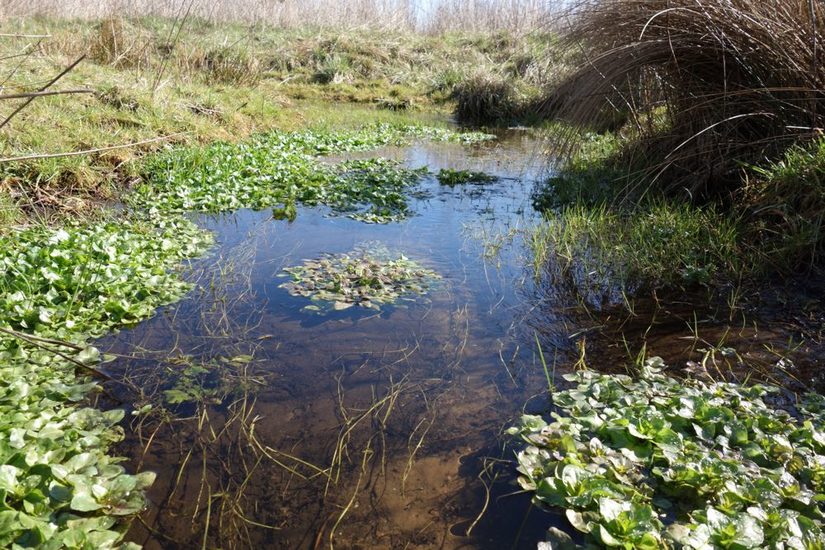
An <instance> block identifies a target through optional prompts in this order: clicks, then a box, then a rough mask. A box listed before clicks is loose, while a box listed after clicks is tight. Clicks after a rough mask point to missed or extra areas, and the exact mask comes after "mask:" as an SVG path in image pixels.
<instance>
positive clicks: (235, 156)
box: [130, 124, 491, 222]
mask: <svg viewBox="0 0 825 550" xmlns="http://www.w3.org/2000/svg"><path fill="white" fill-rule="evenodd" d="M410 139H431V140H438V141H452V142H459V143H465V144H469V143H476V142H479V141H485V140H488V139H491V136H488V135H486V134H481V133H465V134H459V133H455V132H451V131H448V130H442V129H438V128H425V127H419V126H391V125H385V124H384V125H373V126H366V127H364V128H363V129H362V130H359V131H354V132H325V131H305V132H295V133H285V132H272V133H268V134H262V135H259V136H256V137H255V138H253V139H251V140H249V141H246V142H243V143H239V144H229V143H216V144H213V145H209V146H206V147H203V148H194V149H180V150H172V151H170V152H167V153H165V154H161V155H159V156H157V157H156V158H154V159H153V161H152V162H150V163H149V165H148V166H147V168H146V179H147V182H146V183H145V184H144V185H141V186H140V187H138V188H137V189H136V191H135V193H134V194H133V195H132V198H131V199H130V200H131V202H132V204H134V205H135V206H138V207H142V208H148V209H150V210H158V211H186V210H199V211H208V212H223V211H231V210H237V209H239V208H253V209H264V208H274V209H276V210H277V212H278V213H279V216H282V217H287V218H291V217H292V216H293V215H294V214H295V212H296V210H295V207H296V205H297V204H305V205H311V206H314V205H326V206H330V207H331V208H332V209H333V211H335V212H344V213H347V214H348V215H350V216H352V217H354V218H356V219H363V220H367V221H372V222H386V221H390V220H395V219H401V218H403V217H404V215H405V214H406V211H407V204H406V195H405V194H404V193H403V189H404V188H405V187H409V186H411V185H412V184H414V183H415V182H416V181H417V178H418V176H419V175H420V173H419V172H417V171H412V170H406V169H403V168H401V167H400V166H398V165H397V164H395V163H391V162H389V161H385V160H380V159H373V160H369V161H351V162H344V163H341V164H338V165H333V164H330V163H324V162H321V161H320V160H319V159H318V157H319V156H321V155H331V154H335V153H343V152H347V151H363V150H368V149H372V148H375V147H379V146H382V145H390V144H392V145H399V144H403V143H407V142H408V141H409V140H410Z"/></svg>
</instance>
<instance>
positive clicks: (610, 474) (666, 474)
mask: <svg viewBox="0 0 825 550" xmlns="http://www.w3.org/2000/svg"><path fill="white" fill-rule="evenodd" d="M663 367H664V365H663V363H662V361H661V359H658V358H654V359H650V360H648V362H647V363H646V364H645V366H644V367H643V368H642V372H641V375H640V376H639V377H638V378H637V379H634V378H631V377H629V376H615V375H602V374H597V373H594V372H589V371H583V372H579V373H576V374H573V375H567V376H566V377H565V378H566V379H567V380H568V381H570V382H573V383H574V384H576V385H575V386H574V387H573V388H571V389H567V390H564V391H560V392H558V393H556V394H554V395H553V402H554V405H555V406H556V407H558V409H559V412H554V413H552V415H551V416H552V421H551V422H550V423H548V422H547V421H545V420H544V419H543V418H541V417H539V416H524V417H523V418H522V420H521V423H520V425H519V426H518V427H516V428H512V429H511V430H510V433H512V434H518V435H520V436H521V438H522V439H523V440H524V442H525V443H526V444H527V446H526V447H525V448H524V449H523V450H522V451H520V452H519V453H518V463H519V467H518V469H519V472H520V473H521V478H520V483H521V485H522V487H524V488H525V489H526V490H529V491H533V492H535V500H536V501H537V502H539V503H541V504H542V505H545V506H551V507H558V508H563V509H564V510H565V511H566V516H567V518H568V520H569V521H570V524H571V525H572V527H574V528H575V529H576V530H578V531H580V532H582V533H584V535H585V538H586V540H587V541H588V542H589V543H598V544H601V545H604V546H611V547H614V546H615V547H620V548H650V549H653V548H674V547H675V548H692V549H700V548H737V549H743V548H800V549H801V548H822V547H823V545H825V534H823V530H822V526H823V523H822V521H823V511H825V507H823V497H825V493H824V492H823V490H825V432H823V431H822V426H823V420H825V399H823V397H821V396H819V395H810V396H807V397H806V398H805V399H803V400H802V401H801V402H800V403H798V404H796V405H795V407H793V413H794V414H793V415H792V414H790V413H789V412H786V411H784V410H777V409H776V408H773V407H771V406H769V404H768V403H770V400H771V399H772V398H775V397H777V394H778V393H779V390H778V388H775V387H768V386H750V387H747V386H741V385H736V384H730V383H713V384H705V383H702V382H698V381H694V380H684V381H677V380H675V379H673V378H671V377H668V376H666V375H665V374H663V372H662V368H663ZM551 534H552V538H554V540H555V542H556V543H557V544H559V546H558V547H560V548H563V547H571V548H572V547H575V545H574V544H573V542H572V539H571V538H570V537H568V536H567V535H565V534H564V533H562V532H560V531H555V530H554V531H552V533H551ZM553 547H554V548H555V547H556V546H553Z"/></svg>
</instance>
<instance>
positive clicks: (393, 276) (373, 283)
mask: <svg viewBox="0 0 825 550" xmlns="http://www.w3.org/2000/svg"><path fill="white" fill-rule="evenodd" d="M284 271H285V274H284V275H285V276H290V277H291V280H290V281H288V282H286V283H283V284H282V285H280V286H281V287H282V288H285V289H286V290H287V291H288V292H289V293H290V294H291V295H293V296H303V297H306V298H310V299H311V300H313V302H315V303H314V304H313V305H310V306H307V308H305V309H309V310H310V311H318V312H323V311H324V309H325V308H326V309H330V308H331V309H333V310H335V311H342V310H345V309H349V308H351V307H354V306H357V307H362V308H369V309H375V310H378V309H380V308H381V306H382V305H387V304H393V303H395V302H397V301H398V300H406V299H414V296H416V295H421V294H424V293H426V292H427V291H428V290H429V289H430V287H431V285H432V283H433V282H434V281H435V280H437V279H439V278H440V277H439V275H438V274H437V273H436V272H435V271H432V270H430V269H427V268H425V267H422V266H421V265H419V264H418V263H416V262H414V261H413V260H410V259H409V258H407V257H405V256H403V255H397V256H393V255H390V254H389V252H388V251H382V250H378V251H369V250H364V249H356V250H355V251H353V252H352V253H351V254H339V255H333V254H328V255H325V256H323V257H321V258H318V259H316V260H306V261H305V262H304V263H303V264H302V265H299V266H296V267H290V268H287V269H285V270H284Z"/></svg>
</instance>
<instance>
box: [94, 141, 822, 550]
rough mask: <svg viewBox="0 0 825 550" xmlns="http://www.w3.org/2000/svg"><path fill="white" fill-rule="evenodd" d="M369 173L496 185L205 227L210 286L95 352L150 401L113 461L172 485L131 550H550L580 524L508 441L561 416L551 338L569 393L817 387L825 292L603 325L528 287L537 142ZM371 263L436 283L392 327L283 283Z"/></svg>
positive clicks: (673, 301)
mask: <svg viewBox="0 0 825 550" xmlns="http://www.w3.org/2000/svg"><path fill="white" fill-rule="evenodd" d="M356 156H358V157H372V156H384V157H389V158H395V159H397V160H400V161H402V162H403V163H404V164H405V165H407V166H409V167H412V168H418V167H422V166H427V167H429V169H430V170H431V171H432V172H437V171H438V170H439V169H440V168H454V169H467V170H480V171H484V172H487V173H489V174H492V175H496V176H498V177H499V178H500V179H499V180H498V181H496V182H494V183H488V184H483V185H474V184H468V185H458V186H455V187H446V186H440V185H439V184H438V182H437V181H436V180H435V178H434V177H432V176H428V177H426V178H425V179H424V181H423V182H422V184H421V186H420V187H419V188H418V189H416V192H415V193H414V197H415V198H414V199H412V200H411V203H410V205H411V209H412V211H413V212H414V214H413V215H412V216H411V217H410V218H409V219H408V220H406V221H403V222H401V223H392V224H388V225H368V224H365V223H361V222H358V221H354V220H350V219H347V218H343V217H333V216H330V212H329V211H328V210H326V209H323V208H302V209H300V210H299V213H298V217H297V219H296V220H295V221H294V222H292V223H289V222H287V221H282V220H281V221H279V220H274V219H272V215H271V213H269V212H252V211H240V212H237V213H234V214H230V215H222V216H203V217H201V218H200V219H199V223H201V225H202V226H203V227H205V228H206V229H208V230H210V231H212V232H213V233H214V234H215V236H216V241H217V244H216V246H215V248H214V250H213V251H212V253H211V254H210V255H209V256H208V257H206V258H203V259H201V260H198V261H196V262H193V263H192V265H191V266H190V269H189V270H188V272H187V277H189V278H190V280H191V281H192V282H193V283H194V285H195V289H194V290H193V291H192V292H191V293H190V294H189V296H188V297H187V298H186V299H185V300H183V301H182V302H180V303H178V304H176V305H174V306H170V307H168V308H165V309H163V310H161V311H160V312H159V314H158V315H157V316H156V317H155V318H153V319H151V320H149V321H147V322H144V323H142V324H140V325H139V326H137V327H135V328H132V329H130V330H125V331H122V332H120V333H119V334H116V335H113V336H111V337H109V338H107V339H105V340H104V341H103V342H101V343H100V344H99V345H100V347H101V348H103V349H104V350H105V351H108V352H109V353H110V354H112V355H114V356H115V357H116V358H117V359H116V360H115V361H113V362H111V363H108V364H107V365H106V368H107V369H108V373H109V374H110V375H111V376H112V378H113V379H114V380H118V381H119V382H116V383H115V382H113V383H111V384H109V385H108V386H107V390H108V392H109V393H110V395H111V397H112V403H111V405H112V406H118V407H126V408H127V409H129V408H130V407H131V408H133V409H139V408H141V407H142V406H144V405H146V404H150V403H153V404H155V407H154V409H153V411H152V412H150V413H149V414H148V415H138V416H134V417H132V421H131V423H130V424H129V425H128V426H127V427H126V428H127V430H126V431H127V439H126V441H125V442H124V443H123V444H122V445H121V446H120V447H119V448H118V449H117V452H119V453H121V454H122V455H123V456H126V457H128V459H129V460H130V464H129V466H130V468H131V469H133V470H153V471H155V472H157V473H158V480H157V482H156V483H155V485H154V486H153V488H152V489H151V491H150V493H149V498H150V502H151V506H150V508H149V509H148V510H147V512H146V513H145V514H143V516H142V517H141V518H140V521H138V522H135V523H134V525H133V527H132V530H131V531H130V532H129V534H128V538H129V539H130V540H133V541H135V542H139V543H141V544H144V545H145V546H146V547H147V548H191V547H204V548H216V547H222V548H233V547H237V548H248V547H253V546H256V545H257V546H260V547H263V548H290V549H291V548H321V547H324V548H327V547H329V548H333V547H336V548H496V549H498V548H535V547H536V542H537V541H539V540H541V539H542V538H543V535H544V532H545V530H546V529H547V528H548V527H549V526H551V525H555V526H557V527H564V526H565V525H566V523H565V521H564V519H563V517H561V516H559V515H557V514H554V513H549V512H547V511H544V510H539V509H536V508H533V507H532V506H531V504H530V497H529V495H527V494H523V493H521V492H520V491H519V488H518V486H517V485H516V483H515V469H514V468H515V464H514V461H513V460H512V457H513V455H514V448H513V447H512V444H510V446H508V438H507V437H504V436H503V435H502V432H503V430H504V429H505V428H507V427H508V426H510V425H512V424H513V422H514V420H515V418H516V417H518V416H519V415H520V414H521V413H522V412H523V411H525V410H526V411H527V412H530V413H533V414H537V413H546V412H547V411H548V409H549V402H548V400H547V394H546V387H547V385H546V384H547V383H546V379H545V375H544V370H543V368H542V367H541V365H540V363H539V361H538V358H537V357H536V355H535V351H534V350H535V349H536V348H535V339H536V336H537V335H538V337H539V339H540V340H541V342H542V346H543V348H544V349H545V353H546V355H547V358H548V361H549V362H550V361H551V360H552V363H553V366H554V372H555V375H556V376H558V375H560V374H562V373H563V372H565V371H567V370H569V369H571V368H575V367H576V366H581V365H582V364H585V363H586V365H587V366H589V367H591V368H598V369H599V370H606V371H619V372H624V371H625V369H626V368H627V365H629V364H632V363H633V362H634V359H635V358H636V356H637V355H638V354H639V352H642V351H643V352H645V353H646V354H647V355H648V356H652V355H660V356H662V357H664V358H665V360H666V361H667V362H668V363H669V364H671V365H672V366H674V367H676V368H677V369H679V371H677V372H682V370H681V369H684V367H685V365H687V367H688V371H689V372H690V374H691V375H694V376H705V375H709V376H711V377H713V378H716V379H719V378H725V379H729V380H734V381H739V382H747V381H750V380H755V379H760V380H765V381H769V382H774V383H777V384H780V385H783V386H785V387H786V388H788V390H789V393H788V395H787V398H788V400H789V402H792V400H793V395H792V393H790V392H793V391H805V390H811V389H813V390H818V391H821V390H822V388H823V387H825V382H823V377H822V374H821V372H822V369H821V364H820V363H821V359H820V358H822V357H825V345H823V332H822V327H823V326H825V312H823V309H822V306H821V300H820V299H819V297H821V295H822V292H821V290H819V291H817V290H810V288H808V290H807V292H806V293H803V292H799V291H797V290H794V289H786V290H785V291H778V292H777V294H776V296H775V297H769V296H767V293H763V294H765V296H762V298H760V300H756V301H753V300H751V301H749V302H747V303H746V302H738V301H737V300H735V299H733V297H731V298H727V299H726V298H725V297H724V296H721V295H720V296H714V297H712V298H711V299H710V300H709V299H708V296H707V295H702V294H701V293H700V294H696V295H687V294H684V295H680V296H677V297H675V298H674V297H670V298H669V299H667V300H665V299H662V300H658V299H654V300H638V301H636V302H634V303H633V304H632V308H631V309H630V310H628V309H625V308H614V309H613V310H608V311H600V312H598V313H592V314H591V313H588V311H587V310H586V308H582V307H581V305H582V304H581V303H579V301H578V300H577V299H576V298H575V297H574V296H575V292H571V291H570V289H569V288H565V283H564V282H563V281H558V280H554V279H553V277H552V276H545V277H543V278H542V281H541V282H540V283H539V284H536V282H535V280H534V274H533V272H532V271H531V269H532V268H531V267H529V264H530V262H529V260H530V258H529V257H528V256H527V254H528V253H527V249H526V246H525V243H524V242H523V241H522V238H523V235H522V234H521V233H520V231H519V230H520V229H523V228H526V227H529V226H530V225H531V224H533V223H535V222H536V221H537V220H538V216H537V214H536V213H535V212H534V211H533V209H532V207H531V203H530V196H531V192H532V191H533V188H534V185H535V184H536V182H537V181H539V180H541V179H542V178H543V177H544V175H545V173H544V172H545V168H546V159H547V156H546V155H545V154H544V151H543V144H542V143H541V142H539V141H536V140H535V139H533V138H532V137H531V136H530V134H528V133H525V132H511V133H508V134H506V135H504V136H502V139H500V140H499V141H497V142H495V143H488V144H482V145H478V146H471V147H464V146H460V145H445V144H432V143H425V144H418V145H414V146H412V147H405V148H387V149H382V150H379V151H373V152H369V153H361V154H358V155H356ZM338 160H341V159H340V158H339V159H334V158H331V159H329V162H336V161H338ZM359 246H366V247H367V248H380V247H386V248H388V249H389V250H390V251H392V252H394V253H398V254H401V253H403V254H404V255H406V256H407V257H409V258H411V259H413V260H415V261H417V262H419V263H420V264H422V265H424V266H425V267H427V268H429V269H433V270H435V271H436V272H438V273H439V274H440V275H441V276H442V277H443V279H442V280H441V281H440V282H439V283H438V284H437V285H436V286H435V287H434V288H433V289H432V290H431V291H430V292H429V293H428V294H427V295H426V296H421V297H416V298H415V299H414V300H411V301H405V302H402V303H401V304H400V305H398V306H394V307H389V306H387V307H383V308H382V310H381V311H380V312H375V311H371V310H364V309H359V308H355V307H354V308H351V309H348V310H345V311H341V312H330V313H329V314H327V315H323V316H322V315H318V314H316V313H312V312H306V311H305V310H303V308H304V307H305V306H306V305H309V304H310V303H311V302H310V301H309V300H308V299H306V298H300V297H293V296H290V294H289V293H288V292H287V291H286V290H285V289H283V288H280V286H279V285H280V284H281V283H282V282H283V281H284V279H282V278H279V277H278V275H279V274H281V273H282V270H283V269H284V268H285V267H289V266H294V265H297V264H300V263H301V262H302V261H303V260H305V259H312V258H316V257H318V256H320V255H322V254H327V253H332V254H335V253H347V252H350V251H351V250H352V249H353V248H355V247H359ZM809 286H810V285H808V287H809ZM786 296H795V297H796V301H794V302H787V300H786V298H785V297H786ZM708 302H710V303H711V304H710V305H707V304H708ZM760 302H761V303H760ZM556 362H557V363H558V368H557V369H556V368H555V367H556ZM690 369H693V370H690ZM703 369H704V372H700V370H703ZM555 381H556V382H557V383H560V382H562V381H561V380H560V379H558V378H556V380H555ZM158 403H162V404H163V405H165V408H161V407H158V406H157V405H158Z"/></svg>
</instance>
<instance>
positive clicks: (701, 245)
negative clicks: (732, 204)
mask: <svg viewBox="0 0 825 550" xmlns="http://www.w3.org/2000/svg"><path fill="white" fill-rule="evenodd" d="M529 245H530V247H531V249H532V253H533V257H534V269H535V270H536V271H535V274H536V277H541V276H543V275H544V274H546V273H549V274H550V275H551V277H553V280H554V281H563V282H567V283H572V285H573V287H574V289H575V290H576V292H578V294H579V295H580V296H581V297H583V298H584V299H585V300H586V301H587V302H588V303H589V304H590V305H592V306H594V307H599V306H602V305H605V303H610V304H613V305H615V303H620V302H621V301H622V300H623V299H624V296H623V293H624V294H628V295H632V294H634V293H635V292H638V291H639V290H641V289H653V288H657V289H662V288H666V289H678V288H688V287H691V286H695V285H711V284H714V283H717V282H720V281H725V280H727V279H729V278H732V277H733V276H734V275H736V274H737V273H739V272H740V270H741V269H743V266H744V265H746V264H745V262H747V261H748V257H747V255H745V254H740V252H739V228H738V226H737V224H736V222H735V220H731V219H730V218H729V217H728V216H726V215H725V214H722V213H721V212H720V211H718V210H717V209H715V208H711V207H705V208H699V207H695V206H691V205H689V204H685V203H676V202H647V203H645V204H643V205H638V206H636V207H634V208H633V209H631V210H630V211H622V210H621V209H619V210H616V209H612V208H610V207H608V206H607V205H604V204H602V205H599V206H585V205H574V206H567V207H563V208H561V209H559V210H558V211H555V212H554V211H549V212H548V213H547V215H546V218H545V220H544V221H543V222H542V223H540V224H538V225H537V226H536V227H534V228H533V229H532V230H531V231H530V232H529Z"/></svg>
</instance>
